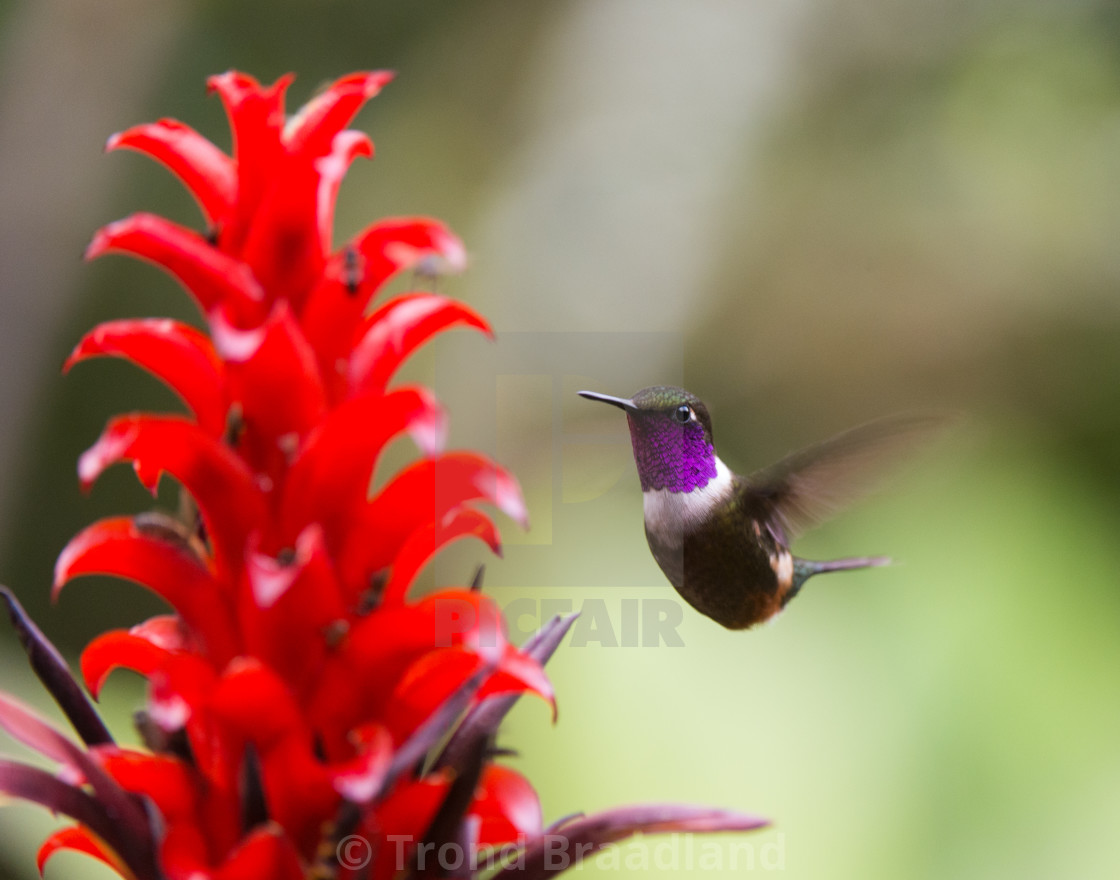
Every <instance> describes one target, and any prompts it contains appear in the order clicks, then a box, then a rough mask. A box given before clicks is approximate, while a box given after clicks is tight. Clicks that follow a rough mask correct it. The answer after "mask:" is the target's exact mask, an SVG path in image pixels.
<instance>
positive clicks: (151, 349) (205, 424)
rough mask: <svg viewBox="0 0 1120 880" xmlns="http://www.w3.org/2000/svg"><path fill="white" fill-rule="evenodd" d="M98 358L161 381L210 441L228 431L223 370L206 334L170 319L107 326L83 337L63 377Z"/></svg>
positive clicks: (145, 320) (118, 322)
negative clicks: (124, 362)
mask: <svg viewBox="0 0 1120 880" xmlns="http://www.w3.org/2000/svg"><path fill="white" fill-rule="evenodd" d="M100 355H110V356H114V357H120V358H124V359H125V360H128V361H131V362H132V363H134V364H136V365H137V366H138V367H142V368H143V369H145V370H147V371H148V372H150V373H152V375H154V376H156V377H158V378H159V379H162V380H163V381H164V382H165V383H166V384H167V386H168V387H170V388H171V390H172V391H174V392H175V393H176V394H178V395H179V397H180V398H182V400H183V402H184V403H185V404H186V405H187V406H188V407H189V408H190V410H191V412H193V413H194V416H195V418H196V419H197V420H198V423H199V425H200V426H202V428H204V429H205V430H206V431H207V432H208V433H210V434H211V435H212V436H215V437H218V436H220V435H221V434H222V432H223V431H224V430H225V426H226V410H227V408H228V403H227V401H226V399H225V395H224V394H223V389H224V388H225V365H224V364H223V363H222V360H221V358H219V357H218V354H217V352H215V351H214V346H213V345H212V344H211V342H210V339H209V337H207V336H206V334H205V333H202V332H201V331H199V330H196V329H195V328H194V327H191V326H189V325H187V324H182V323H180V322H179V321H172V320H171V319H169V318H150V319H136V320H124V321H107V322H105V323H104V324H98V325H97V326H96V327H95V328H94V329H93V330H91V331H90V332H89V333H87V334H86V335H85V336H83V337H82V339H81V341H79V342H78V344H77V346H75V348H74V350H73V351H72V352H71V353H70V356H69V357H68V358H67V359H66V363H65V364H63V366H62V371H63V372H64V373H65V372H68V371H69V370H70V368H71V367H73V366H74V364H77V363H80V362H82V361H84V360H88V359H89V358H91V357H97V356H100Z"/></svg>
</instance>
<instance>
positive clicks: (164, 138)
mask: <svg viewBox="0 0 1120 880" xmlns="http://www.w3.org/2000/svg"><path fill="white" fill-rule="evenodd" d="M122 148H126V149H130V150H136V151H138V152H141V153H146V154H147V155H149V156H151V157H152V158H153V159H155V160H156V161H157V162H161V163H162V164H163V165H165V166H166V167H167V168H168V170H169V171H171V173H172V174H174V175H175V176H176V177H178V178H179V179H180V180H181V181H182V182H183V184H184V185H185V186H186V188H187V189H188V190H190V192H191V195H193V196H194V197H195V200H196V201H197V202H198V206H199V207H200V208H201V209H202V213H203V214H205V215H206V219H207V220H208V221H209V222H210V223H211V224H215V225H216V224H218V223H220V222H221V221H222V220H223V219H225V217H226V216H228V215H229V213H230V211H231V210H232V208H233V205H234V201H235V199H236V198H237V166H236V165H235V164H234V163H233V160H232V159H231V158H230V157H229V156H227V155H226V154H225V153H223V152H222V151H221V150H219V149H218V148H217V147H216V146H214V144H212V143H211V142H210V141H208V140H207V139H206V138H204V137H203V136H202V135H200V134H199V133H198V132H197V131H195V130H194V129H193V128H191V127H190V126H188V125H184V124H183V123H181V122H178V121H177V120H174V119H161V120H159V122H153V123H150V124H147V125H137V126H135V127H134V128H130V129H128V130H127V131H122V132H118V133H117V134H115V135H113V136H112V137H111V138H109V142H108V143H107V144H106V145H105V149H106V150H119V149H122Z"/></svg>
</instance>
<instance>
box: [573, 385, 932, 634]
mask: <svg viewBox="0 0 1120 880" xmlns="http://www.w3.org/2000/svg"><path fill="white" fill-rule="evenodd" d="M579 394H580V396H581V397H586V398H588V399H589V400H599V401H602V402H603V403H609V404H611V405H612V406H617V407H619V408H620V409H622V410H624V411H625V412H626V420H627V422H628V423H629V425H630V441H631V443H632V445H633V447H634V462H635V463H636V464H637V466H638V478H639V479H640V480H641V484H642V501H643V508H644V513H645V526H646V539H647V540H648V541H649V548H650V550H651V551H652V553H653V558H654V559H655V560H657V564H658V565H659V566H661V570H662V571H663V572H664V573H665V576H666V577H667V578H668V579H669V582H670V583H671V584H672V585H673V586H674V587H676V589H677V592H679V593H680V594H681V595H682V596H683V597H684V598H685V599H686V600H687V601H688V603H689V604H690V605H692V607H693V608H695V609H696V610H697V611H699V612H700V613H701V614H706V615H707V616H708V617H711V618H712V619H713V620H715V621H717V622H719V623H721V624H723V625H724V626H725V627H727V628H728V629H746V628H747V627H749V626H753V625H754V624H756V623H760V622H761V621H763V620H768V619H769V618H771V617H773V616H774V615H775V614H777V613H778V612H779V611H781V610H782V609H783V608H784V607H785V606H786V604H788V603H789V601H790V600H791V599H792V598H793V597H794V596H796V595H797V594H798V592H799V591H800V590H801V587H802V586H803V585H804V584H805V581H806V580H808V579H809V578H810V577H812V576H813V575H815V574H820V573H822V572H829V571H845V570H848V569H853V568H870V567H873V566H879V565H887V564H888V563H889V562H890V559H889V558H887V557H885V556H859V557H851V558H847V559H834V560H830V561H827V562H815V561H812V560H808V559H799V558H798V557H796V556H794V555H793V554H792V553H791V552H790V549H789V546H790V542H791V541H792V540H793V539H794V538H796V537H797V536H798V535H799V534H801V533H802V532H804V531H805V530H807V529H808V528H811V527H812V526H814V525H816V524H818V523H819V522H821V521H822V520H824V519H825V518H827V517H828V516H829V515H831V514H832V513H835V512H836V511H837V509H838V508H840V507H841V506H843V505H844V504H845V503H846V502H847V501H850V500H852V499H853V497H854V496H857V495H859V494H860V492H861V490H864V489H866V484H865V482H866V478H867V473H866V472H867V470H868V469H869V467H871V468H873V467H874V465H876V464H878V463H879V459H880V458H882V456H883V455H884V454H889V453H891V452H893V451H896V450H897V448H898V447H899V446H905V445H908V443H909V442H911V441H915V440H917V439H919V437H920V436H921V435H923V434H927V433H929V432H930V430H931V429H932V428H935V427H937V426H938V425H940V424H941V423H942V422H943V420H942V419H940V418H937V417H935V416H928V415H919V416H897V417H894V418H887V419H882V420H880V421H876V422H871V423H869V424H866V425H863V426H862V427H858V428H854V429H852V430H850V431H847V432H845V433H843V434H840V435H838V436H836V437H833V438H832V439H831V440H826V441H824V442H823V443H819V444H817V445H816V446H810V447H808V448H807V449H803V450H801V451H800V452H795V453H793V454H792V455H789V456H787V457H785V458H783V459H782V460H781V461H779V462H778V463H777V464H775V465H772V466H771V467H768V468H765V469H763V470H761V471H758V472H756V473H753V474H751V475H750V476H746V477H744V476H740V475H738V474H735V473H732V472H731V470H730V469H728V467H727V465H725V464H724V463H723V462H722V461H721V460H720V457H719V456H718V455H717V454H716V450H715V446H714V445H713V443H712V420H711V417H710V416H709V415H708V408H707V407H706V406H704V402H703V401H702V400H700V398H698V397H696V395H694V394H690V393H689V392H687V391H685V390H684V389H683V388H675V387H672V386H666V385H656V386H653V387H652V388H643V389H642V390H641V391H639V392H638V393H637V394H635V395H634V396H633V397H632V398H629V399H626V398H621V397H611V396H609V395H606V394H598V393H596V392H594V391H580V392H579Z"/></svg>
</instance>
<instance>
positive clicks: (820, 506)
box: [744, 413, 954, 543]
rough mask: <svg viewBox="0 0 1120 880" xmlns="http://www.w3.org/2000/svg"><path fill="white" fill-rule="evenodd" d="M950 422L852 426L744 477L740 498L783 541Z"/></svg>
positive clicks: (859, 493) (862, 489)
mask: <svg viewBox="0 0 1120 880" xmlns="http://www.w3.org/2000/svg"><path fill="white" fill-rule="evenodd" d="M953 420H954V419H953V418H952V417H951V416H948V415H944V414H939V415H938V414H928V413H927V414H913V415H898V416H889V417H887V418H884V419H878V420H877V421H874V422H868V423H867V424H865V425H860V426H859V427H858V428H852V429H851V430H850V431H845V432H844V433H843V434H839V435H837V436H836V437H833V438H831V439H830V440H825V441H823V442H822V443H817V444H815V445H813V446H809V447H807V448H806V449H802V450H799V451H798V452H794V453H792V454H791V455H787V456H786V457H785V458H783V459H782V460H781V461H779V462H778V463H777V464H773V465H771V466H770V467H768V468H763V469H762V470H760V471H756V472H755V473H753V474H751V475H750V476H748V477H747V478H746V480H745V483H746V485H745V488H744V493H745V496H746V499H745V500H747V501H748V503H749V506H750V507H752V508H753V509H755V510H759V511H760V512H761V513H763V514H764V515H765V516H766V519H767V521H768V522H769V523H771V527H772V528H774V529H776V530H777V531H778V534H777V535H776V537H778V538H779V539H780V540H782V541H783V543H787V542H789V541H791V540H793V539H794V538H795V537H797V536H798V535H800V534H802V533H804V532H806V531H808V530H809V529H811V528H813V527H814V526H816V525H818V524H819V523H821V522H823V521H824V520H826V519H828V518H829V517H830V516H832V515H833V514H834V513H836V512H837V511H839V510H840V509H841V508H843V507H845V506H847V505H848V504H850V503H851V502H853V501H856V500H858V499H859V498H861V497H863V496H865V495H867V494H868V493H869V492H870V491H871V490H873V489H874V488H875V485H876V483H877V478H878V477H879V476H880V475H881V474H882V472H883V471H884V470H885V469H888V468H889V467H890V466H891V465H892V464H893V463H895V462H896V461H897V460H898V459H900V458H902V457H903V456H904V455H905V454H906V453H907V452H909V451H912V450H913V449H915V448H916V447H918V446H920V445H921V444H922V443H923V442H925V441H927V440H930V439H932V438H933V437H934V436H935V435H937V434H938V433H940V432H941V431H942V430H944V429H945V428H946V427H947V426H948V425H949V424H951V423H952V421H953Z"/></svg>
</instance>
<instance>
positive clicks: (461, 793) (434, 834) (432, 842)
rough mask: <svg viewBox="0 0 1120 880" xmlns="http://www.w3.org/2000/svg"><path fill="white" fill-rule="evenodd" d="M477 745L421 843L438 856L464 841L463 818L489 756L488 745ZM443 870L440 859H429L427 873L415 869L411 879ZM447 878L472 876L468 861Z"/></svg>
mask: <svg viewBox="0 0 1120 880" xmlns="http://www.w3.org/2000/svg"><path fill="white" fill-rule="evenodd" d="M474 746H475V747H474V748H473V749H472V751H471V754H470V755H469V756H468V759H467V761H466V763H465V765H462V766H459V767H456V774H455V779H454V781H453V782H452V783H451V787H450V788H448V790H447V796H446V797H445V798H444V799H443V803H442V804H440V808H439V810H438V811H437V812H436V815H435V818H433V819H432V821H431V824H430V825H429V826H428V830H427V831H426V832H425V833H424V836H423V839H422V841H421V843H422V845H423V847H427V851H428V852H436V853H438V852H440V849H441V847H443V846H444V845H446V844H449V843H450V844H457V843H460V842H461V837H462V832H463V817H464V816H465V815H466V813H467V810H468V809H469V808H470V805H471V801H472V800H473V799H474V792H475V788H477V786H478V780H479V779H480V778H481V777H482V768H483V767H484V766H485V765H486V760H487V758H488V757H489V754H488V746H489V743H488V742H486V741H485V740H478V741H477V742H476V743H475V744H474ZM423 847H421V848H418V849H417V853H420V852H424V848H423ZM441 871H442V866H441V865H439V863H438V859H427V860H426V870H423V871H420V870H417V868H416V867H415V866H414V867H413V873H412V874H411V875H410V876H416V877H421V878H428V877H439V876H441ZM446 876H449V877H469V876H470V865H469V859H468V860H464V864H463V865H462V866H461V868H460V871H459V872H453V873H448V874H446Z"/></svg>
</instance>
